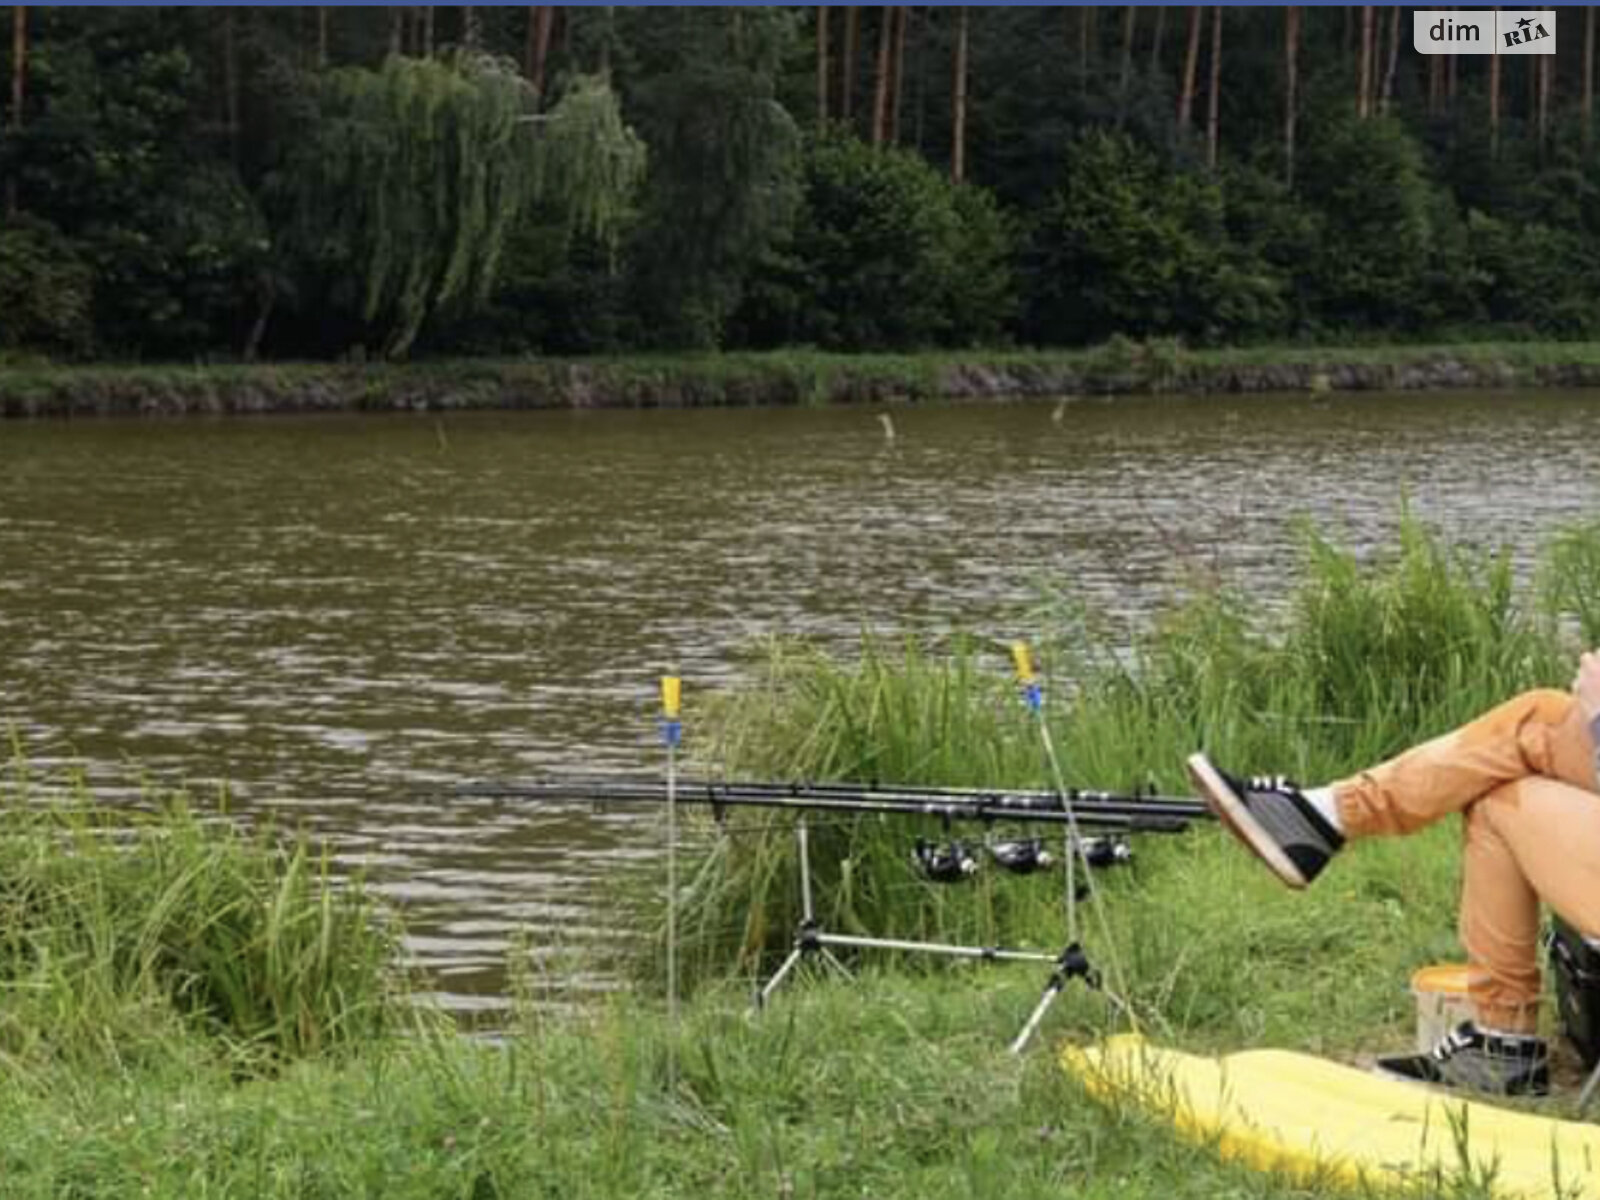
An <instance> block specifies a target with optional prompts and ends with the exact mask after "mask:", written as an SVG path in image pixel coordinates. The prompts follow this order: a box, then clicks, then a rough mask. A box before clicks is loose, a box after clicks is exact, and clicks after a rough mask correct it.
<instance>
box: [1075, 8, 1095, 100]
mask: <svg viewBox="0 0 1600 1200" xmlns="http://www.w3.org/2000/svg"><path fill="white" fill-rule="evenodd" d="M1093 36H1094V8H1093V7H1092V6H1090V5H1087V4H1086V5H1084V6H1083V7H1082V8H1080V9H1079V10H1078V92H1079V94H1080V95H1085V96H1086V95H1088V94H1089V40H1090V39H1091V38H1092V37H1093Z"/></svg>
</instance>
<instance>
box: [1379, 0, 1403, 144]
mask: <svg viewBox="0 0 1600 1200" xmlns="http://www.w3.org/2000/svg"><path fill="white" fill-rule="evenodd" d="M1399 67H1400V6H1399V5H1398V4H1395V5H1391V6H1390V8H1389V65H1388V66H1387V67H1385V68H1384V71H1383V96H1382V98H1381V99H1380V100H1379V101H1378V111H1379V112H1381V113H1383V114H1384V115H1385V116H1387V115H1388V112H1389V101H1390V100H1392V99H1393V98H1394V76H1395V72H1396V71H1397V70H1398V69H1399Z"/></svg>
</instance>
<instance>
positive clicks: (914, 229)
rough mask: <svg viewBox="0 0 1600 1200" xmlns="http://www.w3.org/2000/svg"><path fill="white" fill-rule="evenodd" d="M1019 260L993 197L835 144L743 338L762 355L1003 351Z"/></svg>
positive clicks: (870, 151)
mask: <svg viewBox="0 0 1600 1200" xmlns="http://www.w3.org/2000/svg"><path fill="white" fill-rule="evenodd" d="M1010 256H1011V238H1010V234H1009V232H1008V229H1007V227H1006V224H1005V221H1004V219H1003V218H1002V216H1001V213H1000V210H999V207H998V206H997V205H996V203H995V202H994V199H993V197H992V196H990V195H989V194H988V193H986V192H983V191H981V190H979V189H977V188H970V187H958V186H956V185H953V184H952V183H950V181H949V180H948V179H946V178H945V177H944V176H943V175H941V174H940V173H939V172H938V171H936V170H934V168H933V167H931V166H930V165H929V164H928V163H927V162H926V161H925V160H924V159H922V158H921V157H920V156H919V155H916V154H913V153H911V152H910V151H906V150H899V149H893V148H874V147H871V146H867V145H865V144H864V143H862V142H860V141H858V140H856V139H854V138H851V137H847V136H830V137H825V138H822V139H821V140H819V141H816V142H814V143H812V145H811V146H810V147H809V149H808V152H807V155H806V159H805V192H804V203H803V206H802V209H801V213H800V216H799V218H798V220H797V222H796V228H795V232H794V235H793V237H792V238H791V239H790V240H789V241H788V242H786V243H784V244H781V245H779V246H778V247H776V248H774V250H773V251H772V252H770V253H769V254H768V255H767V257H766V259H765V260H764V263H763V269H762V271H761V273H760V274H759V276H758V278H757V280H756V282H755V283H754V284H753V285H752V289H751V297H750V299H749V301H748V302H747V304H746V306H745V308H744V310H743V312H742V313H741V317H740V327H741V330H742V331H743V333H744V335H745V337H746V338H747V339H748V340H750V341H753V342H756V343H759V344H783V343H794V342H801V343H809V344H814V345H819V346H825V347H828V348H830V349H841V350H867V349H879V350H883V349H911V348H915V347H924V346H935V345H939V346H947V345H970V344H973V343H975V342H984V341H992V340H993V339H994V338H995V337H996V336H997V335H998V333H999V331H1000V330H1001V328H1002V327H1003V326H1004V325H1005V323H1006V322H1007V320H1008V319H1009V318H1010V316H1011V313H1012V310H1013V307H1014V304H1015V301H1014V293H1013V289H1012V280H1011V275H1010V269H1009V259H1010Z"/></svg>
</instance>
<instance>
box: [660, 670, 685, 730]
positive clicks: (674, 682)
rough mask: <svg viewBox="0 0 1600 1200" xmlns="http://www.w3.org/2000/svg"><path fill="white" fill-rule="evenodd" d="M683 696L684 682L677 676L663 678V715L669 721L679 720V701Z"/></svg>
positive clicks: (664, 676)
mask: <svg viewBox="0 0 1600 1200" xmlns="http://www.w3.org/2000/svg"><path fill="white" fill-rule="evenodd" d="M682 695H683V681H682V680H681V679H679V678H678V677H677V676H676V675H663V676H662V677H661V715H662V716H664V717H665V718H666V719H667V720H669V721H676V720H677V719H678V707H679V701H680V700H681V698H682Z"/></svg>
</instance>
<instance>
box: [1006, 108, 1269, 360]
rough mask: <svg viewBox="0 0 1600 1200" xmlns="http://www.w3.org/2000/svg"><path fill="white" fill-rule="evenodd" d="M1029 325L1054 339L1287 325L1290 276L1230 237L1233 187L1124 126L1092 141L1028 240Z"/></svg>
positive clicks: (1032, 332) (1072, 156) (1205, 334)
mask: <svg viewBox="0 0 1600 1200" xmlns="http://www.w3.org/2000/svg"><path fill="white" fill-rule="evenodd" d="M1025 280H1026V284H1025V290H1026V293H1027V296H1028V299H1029V310H1028V320H1027V326H1026V328H1027V333H1028V336H1029V337H1030V339H1031V340H1034V341H1037V342H1045V343H1068V344H1073V345H1081V344H1084V343H1090V342H1098V341H1103V340H1105V339H1106V338H1109V337H1110V336H1112V335H1113V334H1116V333H1122V334H1125V335H1128V336H1134V337H1148V336H1152V335H1163V334H1179V335H1183V336H1186V337H1190V338H1194V339H1197V340H1202V341H1217V340H1221V339H1225V338H1229V337H1237V336H1251V335H1261V334H1264V333H1268V332H1271V331H1274V330H1277V329H1279V328H1281V327H1282V325H1283V324H1284V320H1285V315H1286V309H1285V305H1284V289H1285V282H1284V280H1283V278H1282V277H1281V275H1280V274H1279V272H1277V271H1275V270H1274V269H1273V268H1272V267H1271V266H1270V265H1269V264H1268V263H1266V262H1265V261H1264V260H1263V259H1262V258H1261V257H1260V256H1259V255H1258V254H1256V253H1254V252H1252V251H1251V249H1250V248H1249V247H1247V246H1243V245H1240V244H1238V243H1235V242H1233V241H1232V240H1230V238H1229V237H1228V230H1227V225H1226V220H1225V207H1224V202H1223V192H1222V188H1221V186H1220V185H1219V184H1218V183H1217V182H1216V181H1215V180H1214V179H1210V178H1207V177H1204V176H1201V175H1198V174H1195V173H1193V172H1190V171H1181V170H1175V169H1170V168H1168V167H1166V166H1164V165H1163V164H1162V163H1161V162H1160V161H1159V160H1158V159H1157V157H1156V155H1155V154H1154V153H1153V152H1151V151H1149V150H1147V149H1146V148H1144V147H1142V146H1140V145H1138V144H1136V143H1135V142H1134V141H1133V140H1132V139H1131V138H1129V137H1127V136H1126V135H1123V134H1119V133H1107V132H1094V133H1089V134H1086V135H1084V136H1082V137H1080V138H1079V139H1078V140H1077V141H1076V142H1074V143H1073V146H1072V148H1071V150H1070V152H1069V154H1068V158H1067V162H1066V165H1065V169H1064V179H1063V181H1062V184H1061V186H1060V187H1059V188H1058V189H1057V190H1056V191H1055V192H1054V193H1053V194H1052V195H1051V197H1050V199H1049V200H1048V201H1047V202H1046V203H1045V206H1044V208H1043V210H1042V211H1041V212H1040V213H1039V214H1038V217H1037V219H1036V221H1035V223H1034V227H1033V230H1032V235H1031V237H1030V239H1029V242H1028V247H1027V260H1026V265H1025Z"/></svg>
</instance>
